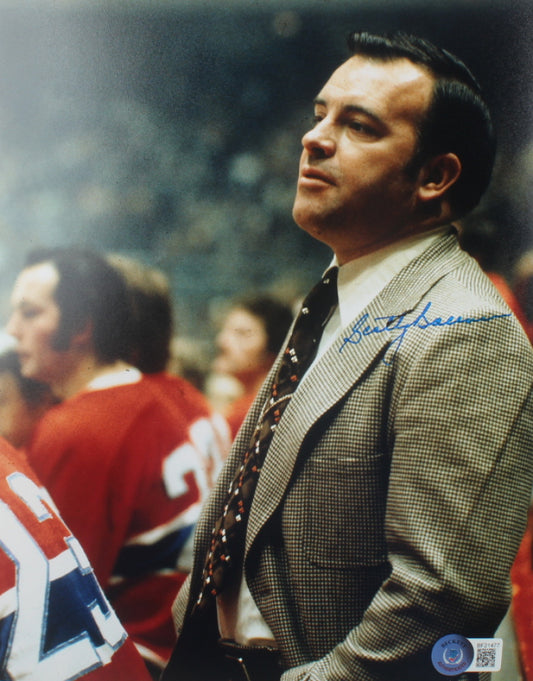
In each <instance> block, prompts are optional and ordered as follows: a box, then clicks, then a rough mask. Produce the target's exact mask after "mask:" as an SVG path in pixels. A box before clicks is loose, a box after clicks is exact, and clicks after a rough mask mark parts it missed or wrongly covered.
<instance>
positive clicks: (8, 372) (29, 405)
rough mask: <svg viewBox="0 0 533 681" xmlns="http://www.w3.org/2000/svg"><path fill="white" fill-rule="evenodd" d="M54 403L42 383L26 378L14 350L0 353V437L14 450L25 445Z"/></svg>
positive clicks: (53, 399)
mask: <svg viewBox="0 0 533 681" xmlns="http://www.w3.org/2000/svg"><path fill="white" fill-rule="evenodd" d="M56 402H57V400H56V399H55V398H54V396H53V395H52V391H51V390H50V388H49V387H48V386H47V385H46V383H40V382H39V381H34V380H32V379H31V378H26V377H25V376H23V375H22V374H21V372H20V363H19V358H18V355H17V353H16V352H15V351H14V350H5V351H4V352H2V353H0V436H1V437H4V438H5V439H6V440H7V441H8V442H9V443H11V444H12V445H13V447H16V448H17V449H21V450H25V449H26V447H27V446H28V445H29V443H30V440H31V436H32V434H33V431H34V429H35V426H36V424H37V422H38V421H39V419H40V418H41V417H42V416H43V415H44V413H45V412H46V411H47V410H48V409H49V408H50V407H51V406H52V405H53V404H55V403H56Z"/></svg>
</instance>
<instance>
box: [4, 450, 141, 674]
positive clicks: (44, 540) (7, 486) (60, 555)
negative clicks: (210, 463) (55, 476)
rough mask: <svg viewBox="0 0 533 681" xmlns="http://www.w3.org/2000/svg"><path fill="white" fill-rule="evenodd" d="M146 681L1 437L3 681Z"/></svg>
mask: <svg viewBox="0 0 533 681" xmlns="http://www.w3.org/2000/svg"><path fill="white" fill-rule="evenodd" d="M81 677H83V681H85V680H87V681H149V678H150V677H149V675H148V673H147V671H146V668H145V665H144V663H143V661H142V659H141V657H140V656H139V654H138V653H137V651H136V650H135V648H134V647H133V644H132V642H131V639H129V638H127V635H126V632H125V631H124V628H123V627H122V625H121V624H120V622H119V620H118V618H117V616H116V614H115V613H114V612H113V610H112V609H111V607H110V605H109V603H108V601H107V599H106V598H105V596H104V594H103V592H102V590H101V588H100V586H99V584H98V582H97V581H96V578H95V576H94V572H93V571H92V569H91V566H90V564H89V562H88V560H87V557H86V555H85V553H84V552H83V550H82V548H81V546H80V544H79V543H78V541H77V540H76V539H75V538H74V537H73V536H72V534H71V532H70V530H69V529H68V528H67V527H66V525H65V524H64V523H63V522H62V520H61V519H60V517H59V515H58V513H57V509H56V508H55V506H54V504H53V502H52V500H51V499H50V496H49V495H48V493H47V492H46V490H45V489H44V488H43V487H42V486H41V485H40V483H39V482H38V481H37V479H36V478H35V475H34V473H33V472H32V471H31V469H30V468H29V466H28V465H27V462H26V461H25V460H24V458H23V455H22V454H20V453H19V452H16V451H15V450H14V449H12V448H11V447H10V446H9V445H8V444H7V443H6V442H4V441H3V440H1V439H0V678H1V679H10V681H68V680H70V679H78V678H81Z"/></svg>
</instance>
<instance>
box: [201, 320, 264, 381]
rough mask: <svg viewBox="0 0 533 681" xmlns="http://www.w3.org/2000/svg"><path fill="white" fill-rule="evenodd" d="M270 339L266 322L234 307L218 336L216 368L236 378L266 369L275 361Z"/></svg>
mask: <svg viewBox="0 0 533 681" xmlns="http://www.w3.org/2000/svg"><path fill="white" fill-rule="evenodd" d="M267 342H268V338H267V333H266V331H265V327H264V324H263V322H262V321H261V320H260V319H259V318H258V317H255V316H254V315H253V314H251V313H250V312H248V311H247V310H242V309H240V308H236V309H234V310H232V311H231V312H230V313H229V315H228V316H227V318H226V320H225V322H224V325H223V327H222V329H221V331H220V333H219V334H218V337H217V346H218V351H219V352H218V356H217V358H216V359H215V362H214V369H215V370H216V371H220V372H222V373H225V374H232V375H233V376H236V377H237V378H238V377H239V376H244V375H247V374H253V373H256V372H261V371H265V370H266V369H267V368H269V366H270V364H271V362H272V357H271V355H270V353H269V352H268V351H267Z"/></svg>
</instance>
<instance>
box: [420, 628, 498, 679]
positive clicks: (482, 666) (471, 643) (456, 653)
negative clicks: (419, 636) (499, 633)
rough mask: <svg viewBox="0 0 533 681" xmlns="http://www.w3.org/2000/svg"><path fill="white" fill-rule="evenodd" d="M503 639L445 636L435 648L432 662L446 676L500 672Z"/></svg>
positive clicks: (457, 635) (458, 635)
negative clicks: (464, 673)
mask: <svg viewBox="0 0 533 681" xmlns="http://www.w3.org/2000/svg"><path fill="white" fill-rule="evenodd" d="M502 650H503V641H502V639H501V638H465V637H464V636H461V635H460V634H449V635H448V636H443V637H442V638H441V639H439V640H438V641H437V643H435V645H434V646H433V651H432V653H431V661H432V662H433V666H434V667H435V669H436V670H437V671H438V672H440V673H441V674H443V675H444V676H458V675H459V674H462V673H463V672H481V671H483V672H498V671H500V669H501V664H502Z"/></svg>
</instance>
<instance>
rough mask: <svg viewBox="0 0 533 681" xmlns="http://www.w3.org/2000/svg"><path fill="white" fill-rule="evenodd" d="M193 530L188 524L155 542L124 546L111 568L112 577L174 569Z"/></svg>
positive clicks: (132, 575) (192, 526)
mask: <svg viewBox="0 0 533 681" xmlns="http://www.w3.org/2000/svg"><path fill="white" fill-rule="evenodd" d="M193 530H194V525H189V526H188V527H184V528H182V529H181V530H177V531H176V532H173V533H172V534H169V535H167V536H166V537H164V538H163V539H160V540H159V541H158V542H156V543H155V544H143V545H141V544H136V545H133V544H130V545H129V546H124V547H123V548H122V549H121V551H120V553H119V556H118V559H117V562H116V563H115V567H114V568H113V576H114V577H130V578H132V577H137V576H139V575H142V574H145V573H147V572H157V571H159V570H165V569H168V570H174V569H175V568H176V563H177V560H178V556H179V554H180V552H181V550H182V549H183V547H184V546H185V544H186V542H187V540H188V539H189V537H190V536H191V533H192V531H193Z"/></svg>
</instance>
